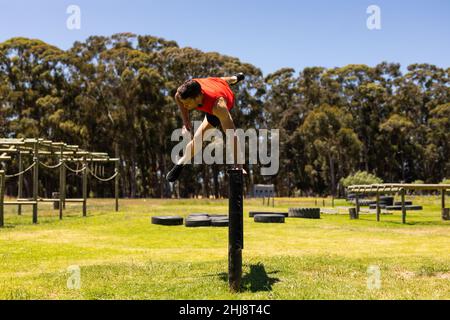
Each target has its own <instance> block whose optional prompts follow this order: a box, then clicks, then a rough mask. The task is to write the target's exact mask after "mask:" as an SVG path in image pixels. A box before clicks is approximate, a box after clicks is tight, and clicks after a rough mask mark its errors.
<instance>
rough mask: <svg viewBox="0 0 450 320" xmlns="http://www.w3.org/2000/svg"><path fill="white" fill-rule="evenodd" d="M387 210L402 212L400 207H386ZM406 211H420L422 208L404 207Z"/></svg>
mask: <svg viewBox="0 0 450 320" xmlns="http://www.w3.org/2000/svg"><path fill="white" fill-rule="evenodd" d="M386 209H387V210H391V211H402V206H387V207H386ZM405 209H406V211H420V210H423V207H422V206H405Z"/></svg>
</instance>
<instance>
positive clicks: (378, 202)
mask: <svg viewBox="0 0 450 320" xmlns="http://www.w3.org/2000/svg"><path fill="white" fill-rule="evenodd" d="M380 213H381V208H380V194H379V193H378V192H377V221H378V222H379V221H380Z"/></svg>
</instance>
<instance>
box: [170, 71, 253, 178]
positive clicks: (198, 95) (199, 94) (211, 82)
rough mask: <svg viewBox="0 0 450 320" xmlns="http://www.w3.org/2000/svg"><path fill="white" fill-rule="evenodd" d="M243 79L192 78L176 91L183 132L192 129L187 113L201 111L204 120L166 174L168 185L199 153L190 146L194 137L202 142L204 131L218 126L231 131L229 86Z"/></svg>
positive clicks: (230, 93)
mask: <svg viewBox="0 0 450 320" xmlns="http://www.w3.org/2000/svg"><path fill="white" fill-rule="evenodd" d="M244 78H245V76H244V74H242V73H239V74H237V75H235V76H232V77H224V78H204V79H192V80H188V81H186V82H185V83H184V84H183V85H182V86H181V87H179V88H178V90H177V93H176V94H175V100H176V102H177V104H178V107H179V108H180V111H181V116H182V118H183V124H184V125H183V133H185V132H186V131H189V132H191V130H192V127H191V122H190V120H189V111H190V110H193V109H197V110H200V111H203V112H205V113H206V117H205V119H204V120H203V122H202V124H201V125H200V127H199V128H198V129H197V131H196V132H195V134H194V139H193V140H191V141H190V142H189V143H188V145H187V146H186V150H185V152H184V154H183V157H182V158H181V159H180V160H179V161H178V162H177V164H176V165H175V166H174V167H173V168H172V170H170V172H169V173H168V174H167V180H168V181H169V182H175V181H176V180H177V179H178V177H179V176H180V174H181V171H182V170H183V167H184V166H185V165H186V164H187V163H189V162H190V160H191V159H192V158H193V157H194V155H195V154H196V153H197V152H198V151H199V150H198V149H199V147H198V146H196V145H195V144H194V141H197V139H196V137H199V136H201V137H202V140H203V137H204V135H205V133H206V132H207V130H209V129H212V128H218V127H219V126H221V127H222V130H223V131H225V132H226V131H227V130H228V129H232V130H235V126H234V122H233V118H232V117H231V114H230V110H231V109H232V108H233V107H234V93H233V91H232V90H231V88H230V85H234V84H237V83H238V82H240V81H242V80H244ZM236 145H237V144H236ZM200 148H201V146H200Z"/></svg>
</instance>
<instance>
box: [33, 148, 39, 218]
mask: <svg viewBox="0 0 450 320" xmlns="http://www.w3.org/2000/svg"><path fill="white" fill-rule="evenodd" d="M33 163H34V167H33V201H34V202H35V203H34V204H33V223H34V224H37V223H38V204H37V201H38V192H39V141H38V140H37V141H36V142H35V143H34V151H33Z"/></svg>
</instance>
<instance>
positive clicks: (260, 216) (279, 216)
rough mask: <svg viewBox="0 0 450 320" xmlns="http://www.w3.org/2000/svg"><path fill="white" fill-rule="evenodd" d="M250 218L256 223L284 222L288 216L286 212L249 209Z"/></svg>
mask: <svg viewBox="0 0 450 320" xmlns="http://www.w3.org/2000/svg"><path fill="white" fill-rule="evenodd" d="M248 215H249V217H250V218H253V219H254V221H255V222H257V223H284V222H285V218H286V217H287V216H288V213H287V212H270V211H250V212H249V213H248Z"/></svg>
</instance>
